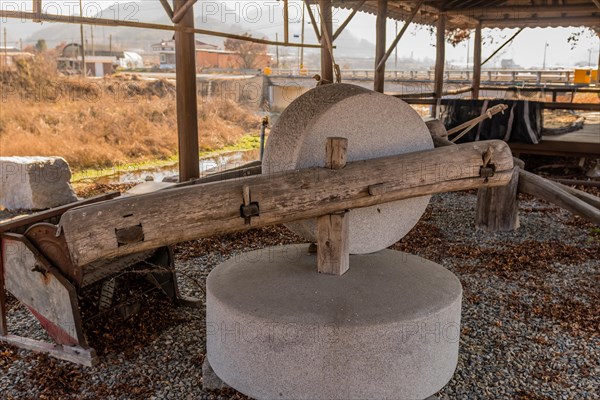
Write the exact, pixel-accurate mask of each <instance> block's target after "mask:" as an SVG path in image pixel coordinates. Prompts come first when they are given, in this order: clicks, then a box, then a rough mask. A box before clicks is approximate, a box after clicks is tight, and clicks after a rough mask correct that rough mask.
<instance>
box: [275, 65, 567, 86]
mask: <svg viewBox="0 0 600 400" xmlns="http://www.w3.org/2000/svg"><path fill="white" fill-rule="evenodd" d="M320 73H321V70H319V69H302V70H300V69H299V68H279V69H273V70H272V71H271V76H273V77H303V76H304V77H312V76H314V75H316V74H320ZM573 74H574V71H573V70H566V69H565V70H526V69H514V70H507V69H486V70H484V71H482V73H481V75H482V80H486V79H487V82H515V83H516V82H527V83H531V82H533V83H538V84H541V83H549V82H553V83H568V82H571V77H572V76H573ZM373 77H374V71H373V70H371V69H363V70H358V69H352V70H342V79H373ZM472 77H473V71H471V70H467V69H448V70H446V71H445V72H444V79H445V80H446V81H462V82H468V81H470V80H471V79H472ZM385 78H386V79H388V80H399V81H411V80H414V81H433V79H434V71H433V70H386V72H385Z"/></svg>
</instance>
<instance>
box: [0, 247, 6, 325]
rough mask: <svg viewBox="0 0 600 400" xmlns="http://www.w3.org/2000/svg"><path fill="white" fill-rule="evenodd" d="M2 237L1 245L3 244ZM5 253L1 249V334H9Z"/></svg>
mask: <svg viewBox="0 0 600 400" xmlns="http://www.w3.org/2000/svg"><path fill="white" fill-rule="evenodd" d="M1 240H2V239H0V246H1V245H2V242H1ZM2 263H3V255H2V251H1V250H0V336H6V335H8V325H7V324H6V312H7V309H6V289H4V268H3V266H2Z"/></svg>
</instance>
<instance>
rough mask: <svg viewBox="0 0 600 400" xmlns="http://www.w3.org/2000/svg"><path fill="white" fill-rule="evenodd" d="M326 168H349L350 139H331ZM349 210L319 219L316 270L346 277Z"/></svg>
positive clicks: (328, 145) (348, 249) (327, 145)
mask: <svg viewBox="0 0 600 400" xmlns="http://www.w3.org/2000/svg"><path fill="white" fill-rule="evenodd" d="M325 148H326V150H325V153H326V154H325V157H326V158H325V168H329V169H332V170H341V169H342V168H344V167H345V166H346V161H347V156H346V152H347V150H348V139H346V138H341V137H329V138H327V142H326V145H325ZM347 214H348V212H347V211H345V210H344V211H341V212H338V213H334V214H327V215H323V216H320V217H318V218H317V269H318V271H319V273H322V274H329V275H339V276H341V275H343V274H345V273H346V271H348V268H349V267H350V247H349V246H350V240H349V238H348V234H349V226H350V224H349V222H348V221H349V217H348V215H347Z"/></svg>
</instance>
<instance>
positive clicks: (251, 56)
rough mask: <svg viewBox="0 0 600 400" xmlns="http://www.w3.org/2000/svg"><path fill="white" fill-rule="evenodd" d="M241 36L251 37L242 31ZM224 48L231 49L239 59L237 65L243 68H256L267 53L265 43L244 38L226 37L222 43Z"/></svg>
mask: <svg viewBox="0 0 600 400" xmlns="http://www.w3.org/2000/svg"><path fill="white" fill-rule="evenodd" d="M242 36H245V37H248V38H251V37H252V35H251V34H249V33H244V34H243V35H242ZM224 47H225V50H229V51H233V52H235V53H236V55H237V58H238V59H239V67H240V68H243V69H251V68H258V67H261V66H262V65H259V64H260V62H261V61H262V60H264V56H265V55H266V54H267V45H266V44H261V43H254V42H249V41H246V40H238V39H227V40H225V43H224Z"/></svg>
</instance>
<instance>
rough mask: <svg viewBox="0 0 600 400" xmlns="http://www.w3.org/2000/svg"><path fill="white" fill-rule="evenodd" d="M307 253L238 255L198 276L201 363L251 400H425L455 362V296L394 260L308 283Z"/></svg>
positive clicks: (380, 257) (361, 261)
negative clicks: (202, 309)
mask: <svg viewBox="0 0 600 400" xmlns="http://www.w3.org/2000/svg"><path fill="white" fill-rule="evenodd" d="M316 264H317V261H316V255H314V254H309V253H308V245H292V246H281V247H273V248H268V249H263V250H257V251H253V252H249V253H243V254H240V255H238V256H236V257H235V258H233V259H231V260H229V261H226V262H225V263H223V264H221V265H219V266H218V267H217V268H215V269H214V270H213V271H212V272H211V273H210V275H209V276H208V281H207V285H206V286H207V293H206V324H207V327H206V338H207V353H208V360H209V361H210V364H211V366H212V368H213V369H214V371H215V373H216V374H217V375H218V376H219V377H220V378H221V379H222V380H223V381H225V383H227V384H228V385H229V386H231V387H233V388H235V389H237V390H238V391H240V392H242V393H244V394H246V395H248V396H250V397H253V398H257V399H269V400H271V399H344V400H348V399H368V398H377V399H399V398H401V399H424V398H427V397H428V396H431V395H433V394H435V393H436V392H437V391H439V390H440V389H441V388H442V387H443V386H444V385H446V383H447V382H448V381H449V380H450V378H451V377H452V374H453V373H454V370H455V368H456V364H457V360H458V341H459V334H460V310H461V298H462V287H461V285H460V282H459V281H458V279H457V278H456V277H455V276H454V275H453V274H452V273H451V272H449V271H448V270H446V269H445V268H443V267H441V266H440V265H438V264H435V263H433V262H430V261H427V260H424V259H422V258H420V257H416V256H413V255H409V254H406V253H401V252H397V251H392V250H383V251H380V252H377V253H372V254H366V255H352V256H350V270H349V271H348V272H347V273H346V274H345V275H343V276H341V277H340V276H331V275H322V274H319V273H317V267H316Z"/></svg>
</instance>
